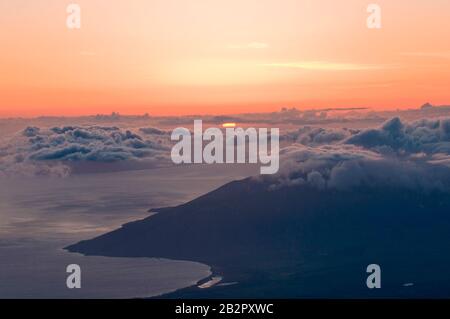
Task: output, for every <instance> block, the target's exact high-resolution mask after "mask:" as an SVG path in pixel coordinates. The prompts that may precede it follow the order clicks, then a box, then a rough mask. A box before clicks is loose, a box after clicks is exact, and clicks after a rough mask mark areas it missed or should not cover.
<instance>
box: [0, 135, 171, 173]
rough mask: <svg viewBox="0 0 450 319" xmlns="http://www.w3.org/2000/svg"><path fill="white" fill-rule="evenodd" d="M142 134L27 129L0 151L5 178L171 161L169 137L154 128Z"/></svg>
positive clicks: (2, 171)
mask: <svg viewBox="0 0 450 319" xmlns="http://www.w3.org/2000/svg"><path fill="white" fill-rule="evenodd" d="M140 132H141V133H143V134H141V135H140V134H137V133H134V132H132V131H130V130H123V129H120V128H118V127H114V126H87V127H81V126H64V127H53V128H47V129H41V128H38V127H27V128H26V129H25V130H23V131H22V132H21V133H19V134H16V135H15V136H13V138H12V139H10V140H9V141H8V142H7V143H6V144H5V145H3V146H1V147H0V173H1V174H3V175H17V174H18V175H58V176H61V175H67V174H68V173H69V172H70V168H71V166H72V165H73V164H75V163H79V162H91V163H98V162H100V163H114V162H121V161H131V162H133V161H134V162H136V161H146V162H149V163H152V162H153V163H157V162H164V161H168V156H167V153H168V151H169V146H168V137H166V135H165V134H164V132H163V131H160V130H158V129H155V128H142V129H141V130H140Z"/></svg>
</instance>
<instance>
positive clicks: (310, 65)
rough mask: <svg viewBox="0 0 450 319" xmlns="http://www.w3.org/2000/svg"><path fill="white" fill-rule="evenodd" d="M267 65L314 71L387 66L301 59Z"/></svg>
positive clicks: (351, 69)
mask: <svg viewBox="0 0 450 319" xmlns="http://www.w3.org/2000/svg"><path fill="white" fill-rule="evenodd" d="M263 65H264V66H267V67H276V68H289V69H302V70H313V71H362V70H379V69H384V68H386V67H387V66H383V65H372V64H355V63H337V62H327V61H299V62H285V63H266V64H263Z"/></svg>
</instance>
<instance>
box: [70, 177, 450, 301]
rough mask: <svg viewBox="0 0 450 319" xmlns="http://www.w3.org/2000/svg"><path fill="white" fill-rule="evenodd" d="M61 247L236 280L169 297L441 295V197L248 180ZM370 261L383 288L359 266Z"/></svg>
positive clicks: (444, 232) (446, 283) (446, 292)
mask: <svg viewBox="0 0 450 319" xmlns="http://www.w3.org/2000/svg"><path fill="white" fill-rule="evenodd" d="M155 211H157V212H158V214H156V215H153V216H151V217H149V218H146V219H143V220H140V221H136V222H132V223H129V224H126V225H124V226H123V227H122V228H120V229H118V230H115V231H113V232H110V233H107V234H105V235H102V236H100V237H97V238H94V239H92V240H87V241H82V242H79V243H77V244H75V245H72V246H69V247H67V249H68V250H69V251H72V252H80V253H83V254H86V255H103V256H123V257H144V256H145V257H164V258H172V259H181V260H193V261H199V262H203V263H206V264H208V265H211V266H212V268H213V270H214V271H216V272H218V273H220V274H222V275H223V276H224V281H225V282H231V281H238V282H239V283H238V284H236V285H230V286H223V287H222V286H220V285H219V286H216V287H213V288H211V289H206V290H204V289H203V290H202V289H194V288H190V289H187V290H182V291H180V292H176V293H174V294H172V295H168V297H180V296H184V297H186V296H187V297H193V298H196V297H338V298H340V297H449V296H450V271H448V269H450V254H449V247H450V215H449V214H450V196H449V195H448V193H444V192H439V191H429V192H426V191H423V190H421V191H414V190H407V189H401V188H383V189H381V188H374V187H360V188H358V189H351V190H332V189H324V190H318V189H315V188H311V187H309V186H296V187H284V188H280V189H277V190H269V187H268V185H267V184H266V183H264V182H261V181H256V180H254V179H251V178H248V179H245V180H242V181H236V182H232V183H229V184H227V185H225V186H223V187H221V188H219V189H217V190H215V191H213V192H211V193H209V194H206V195H204V196H202V197H199V198H197V199H195V200H193V201H191V202H188V203H186V204H183V205H180V206H177V207H171V208H163V209H158V210H155ZM373 263H375V264H379V265H380V266H381V268H382V288H381V289H375V290H369V289H368V288H367V286H366V278H367V276H368V274H367V273H366V267H367V266H368V265H369V264H373Z"/></svg>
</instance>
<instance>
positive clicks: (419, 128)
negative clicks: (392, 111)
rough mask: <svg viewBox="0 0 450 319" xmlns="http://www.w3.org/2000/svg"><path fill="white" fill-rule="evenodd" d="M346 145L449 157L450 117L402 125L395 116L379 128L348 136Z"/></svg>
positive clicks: (400, 152) (399, 152)
mask: <svg viewBox="0 0 450 319" xmlns="http://www.w3.org/2000/svg"><path fill="white" fill-rule="evenodd" d="M345 143H347V144H353V145H359V146H362V147H364V148H367V149H373V150H377V151H379V152H396V153H398V154H411V153H424V154H428V155H433V154H440V153H441V154H450V118H443V119H435V120H428V119H422V120H419V121H415V122H412V123H403V122H402V121H401V119H400V118H398V117H395V118H393V119H391V120H389V121H387V122H385V123H384V124H383V125H382V126H381V127H380V128H377V129H368V130H364V131H361V132H360V133H358V134H355V135H354V136H351V137H349V138H348V139H347V140H346V141H345Z"/></svg>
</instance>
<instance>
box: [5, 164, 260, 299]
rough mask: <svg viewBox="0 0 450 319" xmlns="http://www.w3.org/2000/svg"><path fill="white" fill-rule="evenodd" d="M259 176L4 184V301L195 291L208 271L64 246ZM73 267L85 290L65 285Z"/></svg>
mask: <svg viewBox="0 0 450 319" xmlns="http://www.w3.org/2000/svg"><path fill="white" fill-rule="evenodd" d="M256 172H257V169H256V168H255V167H251V166H245V165H242V166H239V165H232V166H222V165H213V166H211V165H201V166H177V167H171V168H163V169H151V170H140V171H123V172H116V173H102V174H84V175H75V176H71V177H67V178H27V179H3V180H0V298H134V297H150V296H156V295H160V294H163V293H167V292H171V291H174V290H176V289H180V288H184V287H187V286H191V285H194V284H196V283H197V282H198V281H199V280H200V279H202V278H205V277H207V276H208V275H210V268H209V266H208V265H203V264H200V263H196V262H192V261H175V260H167V259H158V258H111V257H97V256H82V255H79V254H74V253H68V252H66V251H65V250H63V247H65V246H67V245H69V244H72V243H75V242H77V241H79V240H83V239H89V238H92V237H94V236H97V235H100V234H102V233H104V232H107V231H109V230H113V229H115V228H117V227H120V225H122V224H123V223H126V222H129V221H133V220H136V219H140V218H145V217H147V216H149V215H150V214H149V213H148V212H147V210H148V209H149V208H157V207H164V206H173V205H177V204H181V203H183V202H186V201H188V200H191V199H194V198H195V197H197V196H199V195H202V194H204V193H206V192H208V191H210V190H212V189H215V188H217V187H219V186H221V185H223V184H225V183H227V182H229V181H231V180H235V179H240V178H244V177H246V176H249V175H253V174H255V173H256ZM69 264H78V265H80V267H81V289H68V288H67V286H66V278H67V276H68V275H69V274H68V273H66V267H67V266H68V265H69Z"/></svg>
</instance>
